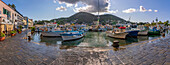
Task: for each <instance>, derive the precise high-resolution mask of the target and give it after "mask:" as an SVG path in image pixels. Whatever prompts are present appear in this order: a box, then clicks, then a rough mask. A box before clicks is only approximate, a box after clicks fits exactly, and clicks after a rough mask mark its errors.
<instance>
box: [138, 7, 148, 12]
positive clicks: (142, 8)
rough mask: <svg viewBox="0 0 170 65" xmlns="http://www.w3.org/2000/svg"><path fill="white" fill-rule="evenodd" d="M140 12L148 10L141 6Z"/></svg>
mask: <svg viewBox="0 0 170 65" xmlns="http://www.w3.org/2000/svg"><path fill="white" fill-rule="evenodd" d="M139 11H140V12H146V11H147V10H146V9H145V8H144V7H143V6H140V10H139Z"/></svg>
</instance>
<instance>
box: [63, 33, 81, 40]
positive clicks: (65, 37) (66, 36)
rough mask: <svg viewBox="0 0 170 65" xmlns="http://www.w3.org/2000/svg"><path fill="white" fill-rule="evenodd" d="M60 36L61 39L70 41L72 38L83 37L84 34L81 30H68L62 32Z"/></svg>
mask: <svg viewBox="0 0 170 65" xmlns="http://www.w3.org/2000/svg"><path fill="white" fill-rule="evenodd" d="M61 37H62V39H63V41H72V40H77V39H80V38H83V37H84V34H83V32H81V31H69V32H64V33H62V34H61Z"/></svg>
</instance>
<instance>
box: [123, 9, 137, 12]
mask: <svg viewBox="0 0 170 65" xmlns="http://www.w3.org/2000/svg"><path fill="white" fill-rule="evenodd" d="M122 12H123V13H133V12H136V9H134V8H129V9H127V10H123V11H122Z"/></svg>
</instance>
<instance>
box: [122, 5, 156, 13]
mask: <svg viewBox="0 0 170 65" xmlns="http://www.w3.org/2000/svg"><path fill="white" fill-rule="evenodd" d="M147 11H148V12H151V11H152V9H148V10H147V9H146V8H144V7H143V6H140V7H139V9H135V8H129V9H127V10H123V11H122V12H123V13H133V12H147ZM154 12H158V10H154Z"/></svg>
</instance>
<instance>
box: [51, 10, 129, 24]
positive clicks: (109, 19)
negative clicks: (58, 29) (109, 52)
mask: <svg viewBox="0 0 170 65" xmlns="http://www.w3.org/2000/svg"><path fill="white" fill-rule="evenodd" d="M97 17H98V16H97V15H93V14H91V13H87V12H79V13H76V14H74V15H72V16H70V17H68V18H59V19H53V20H51V21H53V22H54V20H56V21H57V22H59V23H60V24H63V23H70V22H75V21H76V22H75V23H79V24H82V23H86V24H92V23H93V21H97ZM117 21H121V23H125V22H126V21H125V20H124V19H122V18H119V17H117V16H114V15H111V14H105V15H100V23H102V24H106V23H109V24H112V23H117Z"/></svg>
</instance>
